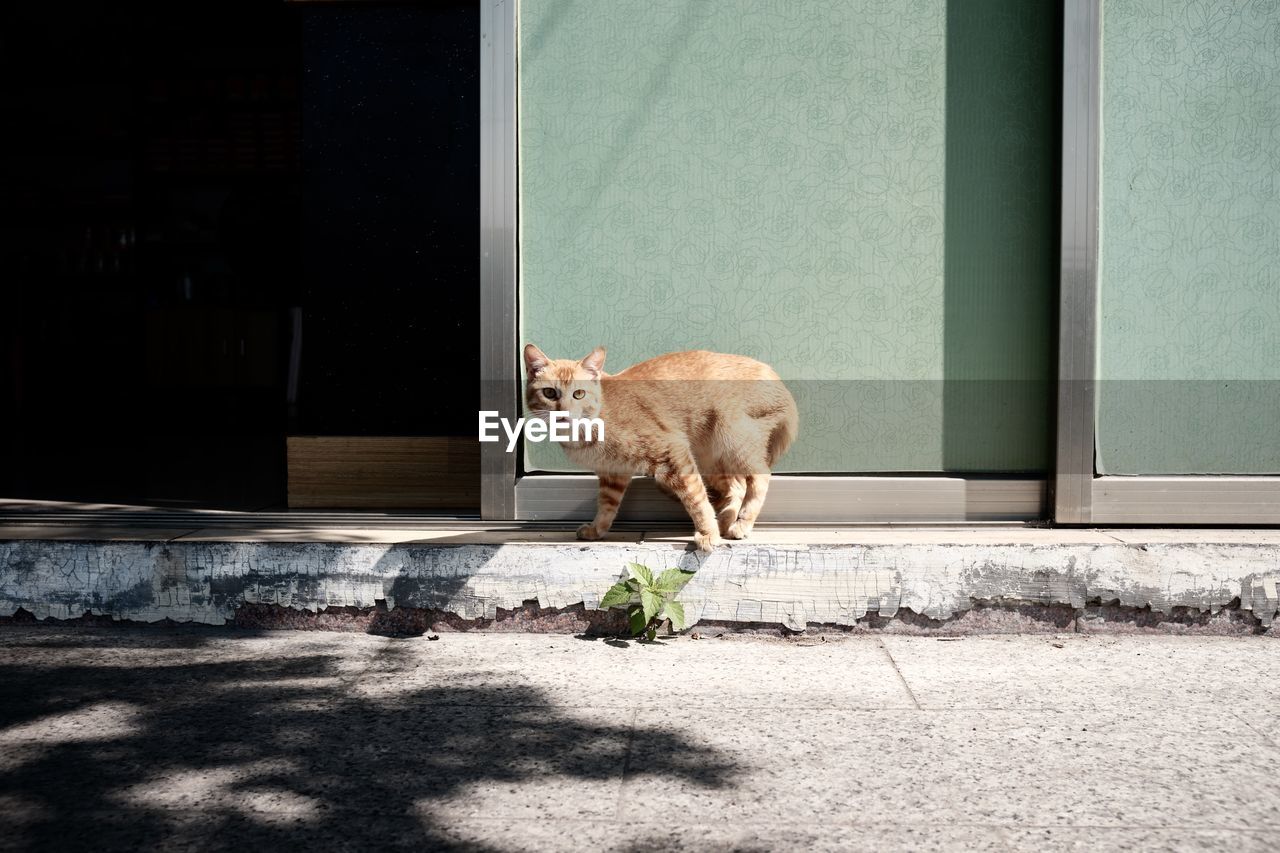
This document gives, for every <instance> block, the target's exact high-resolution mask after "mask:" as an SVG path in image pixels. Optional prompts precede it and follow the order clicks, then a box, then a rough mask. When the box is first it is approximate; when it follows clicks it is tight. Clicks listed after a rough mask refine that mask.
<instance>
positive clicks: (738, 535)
mask: <svg viewBox="0 0 1280 853" xmlns="http://www.w3.org/2000/svg"><path fill="white" fill-rule="evenodd" d="M604 355H605V351H604V347H597V348H596V349H595V350H593V351H592V353H591V354H590V355H588V356H587V357H586V358H584V359H582V360H581V361H574V360H572V359H559V360H552V359H549V358H547V356H546V355H544V354H543V352H542V350H540V349H538V348H537V347H535V346H534V345H533V344H529V345H528V346H526V347H525V348H524V364H525V371H526V374H527V377H528V385H527V388H526V390H525V402H526V404H527V405H528V408H529V411H530V412H531V413H532V414H534V415H535V416H544V417H545V416H547V415H548V414H549V413H550V412H553V411H563V412H566V413H568V414H569V416H570V417H573V418H599V419H600V420H601V421H603V422H604V440H603V441H598V440H591V441H586V440H584V441H577V442H571V443H564V444H562V446H563V447H564V449H565V453H566V455H567V456H568V457H569V459H570V460H571V461H572V462H574V463H575V464H578V465H582V466H583V467H586V468H590V469H591V470H593V471H595V472H596V475H597V476H599V478H600V496H599V502H598V504H597V507H596V517H595V520H594V521H593V522H591V523H590V524H584V525H583V526H582V527H581V528H579V529H578V538H579V539H599V538H600V537H601V536H603V535H604V534H605V533H607V532H608V530H609V527H610V526H611V525H612V524H613V519H614V517H615V516H616V515H617V514H618V506H619V504H620V503H621V502H622V495H623V493H624V492H625V491H626V490H627V485H628V484H629V483H630V482H631V477H632V476H633V475H636V474H647V475H649V476H652V477H653V478H654V479H655V480H656V481H657V482H658V485H659V486H661V487H663V488H664V489H666V490H667V491H669V492H671V493H672V494H674V495H675V496H676V497H677V498H679V499H680V502H681V503H683V504H684V508H685V510H687V511H688V513H689V517H690V518H692V519H693V526H694V528H695V530H696V533H695V535H694V541H695V542H696V543H697V546H698V550H700V551H710V550H711V549H712V548H713V547H715V545H716V544H717V543H718V542H719V541H720V536H724V537H725V538H727V539H742V538H744V537H745V536H746V535H747V534H748V533H750V532H751V528H752V526H753V525H754V524H755V521H756V517H757V516H758V515H760V509H761V507H763V506H764V498H765V493H766V492H767V491H768V489H769V472H770V469H771V468H772V467H773V465H774V463H776V462H777V461H778V457H779V456H781V455H782V454H783V452H784V451H785V450H786V449H787V447H788V446H790V444H791V441H792V440H793V439H794V438H795V437H796V432H797V430H798V428H799V425H800V416H799V413H798V412H797V411H796V402H795V400H794V399H793V398H792V396H791V392H790V391H788V390H787V388H786V386H785V385H783V384H782V380H780V379H779V378H778V374H776V373H774V372H773V369H772V368H770V367H769V366H768V365H766V364H761V363H760V362H758V361H755V360H754V359H750V358H747V357H745V356H740V355H722V354H720V353H714V352H705V351H702V350H697V351H693V352H674V353H669V354H667V355H660V356H658V357H657V358H651V359H649V360H648V361H642V362H640V363H639V364H637V365H633V366H632V367H628V368H627V369H626V370H624V371H622V372H621V373H616V374H612V375H611V374H608V373H605V372H604ZM708 488H710V490H711V491H712V492H713V493H714V500H715V503H714V506H713V504H712V502H711V499H710V498H709V497H708V493H707V490H708Z"/></svg>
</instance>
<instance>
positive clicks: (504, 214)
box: [480, 0, 519, 520]
mask: <svg viewBox="0 0 1280 853" xmlns="http://www.w3.org/2000/svg"><path fill="white" fill-rule="evenodd" d="M516 316H517V315H516V0H483V2H482V3H481V6H480V379H481V390H480V405H481V408H482V409H485V410H489V411H496V412H498V413H499V415H500V416H501V417H505V418H512V419H514V418H515V417H516V414H517V395H518V393H519V386H518V382H517V374H516V335H517V328H516ZM515 489H516V456H515V454H513V453H507V452H505V447H504V445H503V444H502V443H501V442H494V443H485V444H482V445H481V446H480V516H481V518H485V519H493V520H504V519H513V518H515V508H516V507H515V503H516V491H515Z"/></svg>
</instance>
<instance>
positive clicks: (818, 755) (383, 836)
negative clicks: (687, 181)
mask: <svg viewBox="0 0 1280 853" xmlns="http://www.w3.org/2000/svg"><path fill="white" fill-rule="evenodd" d="M716 633H717V632H716V631H714V630H713V631H709V632H707V633H706V634H703V635H702V637H701V638H700V639H697V640H695V639H692V638H690V637H681V638H678V639H672V640H667V641H664V642H662V643H661V644H655V645H644V644H636V643H627V644H625V645H624V644H622V643H609V642H606V641H603V640H586V639H577V638H575V637H572V636H562V635H560V636H557V635H519V634H475V633H472V634H442V635H440V636H439V639H436V640H433V639H429V638H428V637H417V638H412V639H391V638H386V637H375V636H368V635H363V634H326V633H301V632H284V631H280V632H251V631H245V630H239V631H237V630H231V629H202V628H183V629H162V628H157V627H152V628H136V627H134V628H129V627H96V628H67V627H65V626H63V627H56V626H3V627H0V849H5V850H9V849H12V850H28V849H30V850H59V851H61V850H90V849H92V850H96V851H105V850H137V849H163V850H166V851H168V850H248V851H251V853H258V852H259V851H272V850H289V849H299V850H301V849H307V850H330V849H340V850H388V849H391V850H399V849H406V850H408V849H412V850H419V851H421V850H441V849H473V850H511V851H519V850H592V851H595V850H626V851H651V850H699V851H706V850H760V851H774V850H806V851H808V850H913V851H915V850H952V849H980V850H1011V849H1012V850H1037V851H1055V850H1076V849H1080V850H1085V849H1087V850H1090V851H1099V850H1101V851H1106V850H1143V851H1147V850H1223V851H1228V850H1229V851H1254V850H1256V851H1263V850H1276V849H1277V846H1278V845H1277V839H1280V772H1277V771H1278V769H1280V641H1278V640H1277V639H1275V638H1271V637H1252V638H1214V637H1152V636H1131V637H1123V636H1121V637H1115V636H1102V637H1099V636H1084V635H1078V634H1072V635H1062V636H1052V635H1048V636H1046V635H1039V636H1001V637H966V638H963V639H954V638H937V637H903V636H881V637H867V636H859V637H844V638H841V637H827V638H825V639H824V638H821V637H813V636H805V637H801V638H798V639H792V640H782V639H776V638H763V637H745V636H735V635H729V636H724V637H716V636H715V634H716Z"/></svg>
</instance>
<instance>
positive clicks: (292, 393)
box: [0, 0, 479, 510]
mask: <svg viewBox="0 0 1280 853" xmlns="http://www.w3.org/2000/svg"><path fill="white" fill-rule="evenodd" d="M4 16H5V19H6V22H5V25H4V27H3V34H2V35H0V38H3V50H2V53H3V56H2V57H0V67H3V69H4V77H5V83H4V84H3V85H4V90H5V92H4V98H5V103H6V104H7V106H8V107H9V113H10V115H9V121H8V122H7V124H8V126H9V128H10V134H11V136H10V145H9V146H8V149H9V150H8V151H7V153H6V155H5V156H4V166H3V178H2V180H3V202H2V204H3V210H4V213H3V217H4V224H5V227H4V232H5V239H4V241H3V246H2V247H0V250H2V252H3V264H4V268H5V275H4V278H5V285H4V287H3V290H2V291H0V294H2V295H0V334H2V335H3V347H2V349H0V353H2V354H0V359H3V361H0V364H2V365H3V369H2V370H0V407H2V408H0V419H2V424H0V430H2V432H3V436H4V439H3V456H4V464H3V465H0V498H7V499H22V500H57V501H73V502H81V503H124V504H142V505H152V506H186V507H198V508H216V509H242V510H250V509H262V508H267V507H281V506H283V505H285V503H286V495H287V487H288V477H289V471H288V463H287V458H286V438H287V437H288V436H290V435H320V436H334V435H342V436H431V435H462V434H465V433H466V430H465V429H463V424H464V422H465V424H467V425H469V424H470V423H471V419H472V418H473V417H474V414H473V413H474V411H475V409H476V406H475V405H473V401H472V398H473V397H476V396H478V364H477V355H476V353H477V350H478V346H477V340H478V323H479V317H478V305H479V302H478V293H477V281H478V262H479V245H478V242H479V237H478V228H477V222H478V218H479V216H478V206H479V198H478V197H479V166H478V151H479V115H478V103H477V99H478V97H477V96H478V79H477V78H478V67H479V58H478V50H479V33H478V14H477V11H476V8H475V6H474V5H473V4H470V3H459V4H453V5H451V4H447V3H439V4H412V5H407V4H378V3H374V4H363V3H361V4H328V3H325V4H301V3H293V4H289V3H281V2H274V3H260V2H208V1H207V0H203V1H202V2H194V3H183V4H126V5H124V6H121V5H119V4H107V3H96V4H80V5H79V6H77V8H75V9H68V8H67V7H65V6H63V5H60V4H57V5H55V4H12V5H11V6H10V7H8V8H7V9H6V11H5V12H4ZM460 430H461V431H460Z"/></svg>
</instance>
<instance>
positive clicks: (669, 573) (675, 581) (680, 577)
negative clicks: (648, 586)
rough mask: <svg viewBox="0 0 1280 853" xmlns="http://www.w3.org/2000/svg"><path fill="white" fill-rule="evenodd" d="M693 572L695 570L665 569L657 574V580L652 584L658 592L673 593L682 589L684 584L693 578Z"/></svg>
mask: <svg viewBox="0 0 1280 853" xmlns="http://www.w3.org/2000/svg"><path fill="white" fill-rule="evenodd" d="M695 574H697V572H686V571H685V570H684V569H667V570H666V571H665V572H663V573H662V574H660V575H658V580H657V581H656V582H654V584H653V585H654V587H656V588H657V589H658V591H659V592H666V593H672V594H674V593H677V592H679V591H680V590H682V589H684V585H685V584H687V583H688V582H689V581H691V580H693V576H694V575H695Z"/></svg>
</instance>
